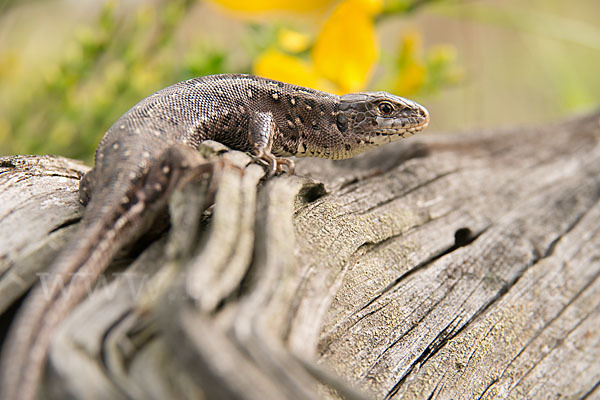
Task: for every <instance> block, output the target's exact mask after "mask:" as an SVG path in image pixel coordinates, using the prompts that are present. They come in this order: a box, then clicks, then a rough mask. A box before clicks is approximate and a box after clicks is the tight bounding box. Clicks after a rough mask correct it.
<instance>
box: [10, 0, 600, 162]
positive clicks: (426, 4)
mask: <svg viewBox="0 0 600 400" xmlns="http://www.w3.org/2000/svg"><path fill="white" fill-rule="evenodd" d="M227 72H236V73H254V74H258V75H262V76H266V77H270V78H273V79H279V80H284V81H288V82H290V83H296V84H300V85H304V86H310V87H313V88H317V89H321V90H326V91H331V92H335V93H347V92H354V91H363V90H386V91H389V92H392V93H395V94H398V95H401V96H406V97H410V98H412V99H414V100H417V101H418V102H421V103H422V104H424V105H426V106H427V107H428V108H429V110H430V112H431V115H432V124H431V125H430V128H429V131H430V132H447V131H455V130H469V129H476V128H487V127H497V126H507V125H515V124H523V123H527V124H536V123H543V122H549V121H556V120H559V119H561V118H565V117H567V116H569V115H573V114H575V113H581V112H585V111H589V110H593V109H595V108H598V107H599V106H600V1H598V0H576V1H563V0H530V1H521V0H487V1H474V0H462V1H457V0H303V1H302V0H279V1H277V0H256V1H245V0H210V1H208V0H206V1H200V0H196V1H192V0H171V1H166V0H164V1H159V0H154V1H149V0H148V1H140V0H138V1H134V0H129V1H115V0H112V1H111V0H109V1H105V0H0V155H8V154H48V153H51V154H60V155H64V156H68V157H74V158H79V159H82V160H84V161H85V162H87V163H88V164H91V162H92V158H93V152H94V150H95V147H96V145H97V143H98V140H99V139H100V137H101V136H102V134H103V133H104V131H105V130H106V129H108V127H110V125H111V124H112V123H113V122H114V121H116V119H117V118H118V117H119V116H120V115H121V114H123V113H124V112H125V111H126V110H127V109H129V108H130V107H131V106H133V105H134V104H135V103H137V102H138V101H139V100H141V99H142V98H144V97H145V96H147V95H149V94H151V93H153V92H154V91H156V90H158V89H160V88H162V87H165V86H168V85H170V84H172V83H175V82H177V81H181V80H184V79H188V78H192V77H195V76H200V75H207V74H216V73H227Z"/></svg>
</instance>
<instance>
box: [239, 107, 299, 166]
mask: <svg viewBox="0 0 600 400" xmlns="http://www.w3.org/2000/svg"><path fill="white" fill-rule="evenodd" d="M248 129H249V134H250V141H251V143H252V145H253V149H252V153H253V154H254V155H255V156H256V157H257V158H258V159H259V160H262V161H264V162H266V163H267V164H268V165H269V176H272V175H273V174H275V173H282V172H283V166H284V165H285V166H286V168H287V172H288V174H290V175H293V174H294V162H293V161H292V160H288V159H287V158H281V157H275V156H274V155H273V154H271V146H272V145H273V138H274V137H275V135H276V134H277V133H278V129H277V125H276V124H275V120H274V119H273V114H271V113H270V112H269V113H266V112H257V113H254V114H253V115H252V116H251V117H250V122H249V124H248Z"/></svg>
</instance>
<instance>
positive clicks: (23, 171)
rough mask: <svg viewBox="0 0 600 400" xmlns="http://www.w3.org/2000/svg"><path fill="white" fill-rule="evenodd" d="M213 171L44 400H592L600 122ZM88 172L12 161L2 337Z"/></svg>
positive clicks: (63, 341) (107, 291) (108, 291)
mask: <svg viewBox="0 0 600 400" xmlns="http://www.w3.org/2000/svg"><path fill="white" fill-rule="evenodd" d="M218 150H219V146H218V145H216V144H214V143H207V144H206V145H205V146H204V147H203V149H202V151H204V152H205V154H209V153H214V154H216V153H219V151H218ZM207 157H208V155H207ZM212 157H217V156H216V155H213V156H212ZM220 157H224V158H227V159H228V161H229V162H228V163H226V165H227V167H226V168H225V169H224V170H223V171H222V172H221V173H220V174H219V175H218V176H217V177H215V182H216V188H217V189H216V198H215V203H214V206H213V207H211V208H210V209H209V211H208V212H201V211H199V210H201V208H202V207H201V204H202V203H203V202H204V201H205V199H206V196H207V193H208V191H209V190H212V189H210V188H209V186H208V185H207V184H206V182H194V183H191V184H189V185H187V186H186V187H185V188H184V189H183V190H181V191H179V192H177V193H175V195H174V196H173V197H172V199H171V201H170V204H169V211H170V227H169V228H168V229H167V230H165V231H163V232H162V233H161V234H159V235H153V236H152V237H151V238H150V237H148V236H147V237H146V238H145V239H144V240H141V241H139V242H138V243H137V244H136V245H135V246H132V247H131V248H128V249H127V250H126V251H123V252H122V253H121V254H120V255H119V256H118V257H117V259H116V260H115V261H114V262H113V264H112V265H111V267H110V268H109V270H108V271H107V272H106V273H105V274H104V275H103V276H102V277H101V279H100V280H98V281H96V282H91V283H90V290H89V292H90V295H89V297H88V298H87V299H86V300H85V301H84V302H83V303H81V304H80V305H79V306H78V307H77V308H76V309H75V310H74V311H73V313H72V315H71V316H70V317H69V318H68V319H67V320H66V321H64V323H62V324H61V326H60V328H59V329H58V331H57V332H56V334H55V335H54V339H53V342H52V347H51V350H50V357H49V362H48V365H47V368H46V374H45V382H44V387H43V391H42V392H43V395H44V396H45V397H49V398H62V397H63V396H65V395H70V396H73V397H75V398H83V399H88V398H90V399H92V398H93V399H103V398H106V399H119V398H140V399H142V398H144V399H146V398H156V399H159V398H160V399H163V398H181V399H197V398H202V397H205V398H207V399H217V398H218V399H226V398H231V399H266V398H268V399H276V398H294V399H312V398H330V399H334V398H340V397H342V398H357V399H358V398H378V399H389V398H398V399H399V398H402V399H425V398H436V399H459V398H465V399H471V398H484V399H492V398H539V399H546V398H586V397H588V398H595V397H600V329H598V327H600V279H599V276H600V223H599V222H600V202H599V199H600V113H594V114H590V115H585V116H579V117H575V118H572V119H570V120H568V121H564V122H561V123H556V124H550V125H546V126H529V127H517V128H512V129H499V130H486V131H478V132H473V133H453V134H444V135H439V134H438V135H421V136H417V137H415V138H411V139H410V140H407V141H402V142H398V143H392V144H389V145H386V146H384V147H383V148H381V149H379V150H376V151H372V152H369V153H366V154H364V155H361V156H359V157H357V158H355V159H351V160H346V161H341V162H333V161H328V160H315V159H305V160H299V161H298V162H297V175H296V176H280V177H275V178H271V179H267V180H264V179H261V178H263V175H264V171H263V169H262V168H261V167H259V166H258V165H256V164H252V163H251V160H250V158H249V157H248V156H246V155H245V154H243V153H239V152H227V153H225V154H224V155H220ZM236 166H237V167H236ZM240 168H243V170H242V169H240ZM86 170H87V168H86V167H85V166H83V165H81V164H78V163H77V162H75V161H72V160H66V159H64V158H59V157H33V156H32V157H4V158H0V187H1V190H0V221H2V222H1V224H0V274H1V275H0V294H1V295H0V311H2V312H3V323H4V326H5V327H6V326H7V324H8V321H9V320H10V318H11V317H12V315H13V313H12V311H14V309H15V308H16V306H14V307H10V306H11V304H17V303H15V302H16V301H17V300H18V299H19V297H20V296H21V295H23V294H24V293H25V292H26V290H27V289H28V288H29V287H30V286H31V285H32V284H33V283H34V282H38V283H37V284H47V285H50V284H57V282H50V281H47V280H49V279H50V278H49V277H48V276H47V275H46V274H44V271H45V268H46V267H47V266H48V264H49V261H51V260H52V258H53V257H54V256H55V255H56V253H57V252H58V251H59V250H60V248H61V247H62V246H63V245H64V243H65V242H66V241H67V240H77V238H76V231H77V222H78V220H79V218H80V216H81V212H82V210H81V209H80V207H79V205H78V200H77V196H78V195H77V188H78V183H79V179H80V178H81V176H82V174H83V173H84V172H85V171H86ZM241 171H243V172H241ZM46 281H47V282H46ZM65 291H68V288H65ZM67 294H68V293H67Z"/></svg>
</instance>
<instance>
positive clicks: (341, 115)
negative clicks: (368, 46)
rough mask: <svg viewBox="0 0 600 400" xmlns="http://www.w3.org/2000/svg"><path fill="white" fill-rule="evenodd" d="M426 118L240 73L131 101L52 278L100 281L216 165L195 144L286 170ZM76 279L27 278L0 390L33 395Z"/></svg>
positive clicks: (412, 107)
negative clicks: (32, 281)
mask: <svg viewBox="0 0 600 400" xmlns="http://www.w3.org/2000/svg"><path fill="white" fill-rule="evenodd" d="M428 123H429V113H428V111H427V110H426V109H425V108H424V107H423V106H421V105H419V104H417V103H416V102H414V101H411V100H408V99H405V98H402V97H399V96H395V95H392V94H389V93H386V92H363V93H353V94H345V95H341V96H340V95H335V94H330V93H326V92H322V91H318V90H314V89H309V88H305V87H301V86H296V85H292V84H288V83H284V82H279V81H275V80H271V79H267V78H262V77H258V76H253V75H244V74H223V75H211V76H204V77H199V78H194V79H190V80H187V81H183V82H180V83H176V84H174V85H172V86H169V87H167V88H165V89H162V90H159V91H158V92H156V93H154V94H152V95H150V96H149V97H147V98H145V99H143V100H142V101H140V102H139V103H138V104H136V105H134V106H133V107H132V108H131V109H130V110H129V111H127V112H126V113H125V114H124V115H123V116H121V117H120V118H119V119H118V120H117V121H116V122H115V123H114V124H113V125H112V126H111V127H110V128H109V129H108V130H107V131H106V133H105V134H104V136H103V137H102V139H101V140H100V142H99V144H98V147H97V150H96V153H95V164H94V167H93V168H92V169H91V170H90V171H89V172H88V173H87V174H85V175H84V177H83V178H82V179H81V182H80V189H79V194H80V200H81V202H82V203H83V204H84V205H85V210H84V212H83V217H82V219H81V221H80V227H79V228H78V229H79V230H78V234H76V235H75V237H74V238H73V239H71V240H70V241H69V242H68V243H67V245H66V246H65V248H64V249H63V250H62V251H61V252H59V255H58V256H57V258H56V259H55V260H54V261H53V262H52V263H51V264H50V268H49V270H50V271H51V274H52V275H51V276H54V277H57V278H60V279H62V280H63V282H64V286H65V287H67V285H69V283H70V282H71V280H72V279H74V278H73V277H74V276H76V275H77V274H79V273H81V274H85V276H86V277H92V278H93V279H95V278H98V277H99V276H100V275H101V274H102V272H103V271H104V270H105V268H107V266H108V264H109V262H110V261H111V260H112V258H113V257H114V256H115V254H116V253H117V251H119V250H120V249H121V248H123V246H124V245H125V244H126V243H127V242H128V241H130V240H131V238H135V237H139V236H140V235H141V234H142V233H144V232H145V231H146V230H147V229H148V228H149V227H150V225H151V224H152V222H153V220H154V218H155V217H156V215H157V213H158V212H159V211H160V210H163V211H164V210H165V209H166V204H167V203H166V199H167V198H168V195H169V193H171V192H172V190H173V189H174V188H175V187H176V186H177V185H178V184H180V183H181V181H182V180H184V178H185V177H186V176H189V175H190V171H196V172H198V171H199V172H202V173H208V174H210V173H211V171H213V169H214V168H215V164H214V163H212V164H211V163H204V164H198V163H197V156H198V153H197V149H198V148H199V146H200V144H201V142H202V141H205V140H213V141H217V142H220V143H222V144H224V145H226V146H228V147H230V148H232V149H235V150H240V151H244V152H248V153H250V154H251V155H254V156H255V158H256V159H257V160H262V162H263V163H265V164H267V165H268V168H269V171H270V172H269V175H272V174H273V173H275V172H283V171H284V170H285V169H287V171H288V173H290V174H292V173H293V172H294V163H293V161H292V160H290V159H288V158H286V157H290V156H296V157H307V156H310V157H321V158H330V159H343V158H349V157H353V156H354V155H356V154H359V153H362V152H364V151H365V150H367V149H369V148H372V147H376V146H379V145H382V144H385V143H389V142H392V141H395V140H398V139H401V138H403V137H406V136H410V135H412V134H414V133H416V132H418V131H421V130H422V129H424V128H425V127H426V126H427V125H428ZM284 167H285V168H284ZM191 175H194V173H191ZM195 176H196V178H198V174H196V175H195ZM83 286H85V285H83V284H80V285H78V284H77V283H76V282H75V284H74V285H72V286H71V289H73V290H71V291H70V292H69V294H68V296H64V295H61V291H60V289H59V285H54V287H53V288H50V292H44V291H43V290H42V288H41V287H40V284H39V283H38V284H37V285H36V286H34V287H33V289H32V291H31V293H30V294H29V295H28V296H27V297H26V299H25V300H24V303H23V305H22V306H21V309H20V310H19V312H18V314H17V316H16V318H15V321H14V322H13V324H12V326H11V328H10V331H9V334H8V337H7V340H6V342H5V344H4V346H3V352H2V359H1V363H0V366H1V369H0V371H1V372H0V373H1V381H0V385H1V386H0V393H1V396H0V398H2V399H4V400H17V399H20V400H31V399H34V398H35V397H36V393H37V390H38V386H39V384H40V381H41V378H42V374H43V371H44V367H45V362H46V359H47V352H48V348H49V346H50V342H51V338H52V334H53V332H54V330H55V328H56V327H57V325H58V324H59V323H60V321H61V320H63V319H64V318H66V316H67V315H68V313H69V312H70V310H71V309H72V308H74V307H75V306H76V305H77V303H78V302H80V301H81V299H82V298H83V297H84V295H85V294H86V291H85V288H84V287H83ZM46 290H48V289H46Z"/></svg>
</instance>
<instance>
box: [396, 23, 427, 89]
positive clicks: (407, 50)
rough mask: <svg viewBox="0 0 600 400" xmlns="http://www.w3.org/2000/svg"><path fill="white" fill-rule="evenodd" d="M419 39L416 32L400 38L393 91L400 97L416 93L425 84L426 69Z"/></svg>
mask: <svg viewBox="0 0 600 400" xmlns="http://www.w3.org/2000/svg"><path fill="white" fill-rule="evenodd" d="M421 53H422V44H421V37H420V36H419V34H418V33H416V32H411V33H408V34H406V35H405V36H404V37H403V38H402V43H401V45H400V53H399V55H398V64H397V65H398V75H397V79H396V83H395V85H394V91H395V92H396V93H398V94H399V95H401V96H410V95H412V94H414V93H416V92H417V91H418V90H419V89H421V87H423V85H424V83H425V78H426V76H427V68H426V66H425V64H424V62H423V57H422V54H421Z"/></svg>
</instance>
